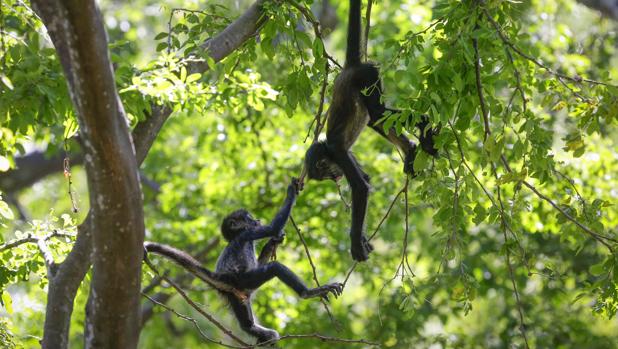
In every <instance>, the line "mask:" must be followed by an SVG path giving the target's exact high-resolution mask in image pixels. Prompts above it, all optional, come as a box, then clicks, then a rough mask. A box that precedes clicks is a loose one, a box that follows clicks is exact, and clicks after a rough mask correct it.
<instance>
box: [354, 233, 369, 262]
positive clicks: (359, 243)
mask: <svg viewBox="0 0 618 349" xmlns="http://www.w3.org/2000/svg"><path fill="white" fill-rule="evenodd" d="M371 251H373V246H372V245H371V244H370V243H369V240H367V237H366V236H365V235H361V237H360V240H355V239H354V238H352V250H351V252H352V259H354V260H355V261H357V262H364V261H366V260H367V259H369V253H371Z"/></svg>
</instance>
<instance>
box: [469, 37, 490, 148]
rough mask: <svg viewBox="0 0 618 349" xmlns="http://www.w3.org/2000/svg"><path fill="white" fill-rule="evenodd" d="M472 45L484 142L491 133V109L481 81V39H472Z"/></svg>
mask: <svg viewBox="0 0 618 349" xmlns="http://www.w3.org/2000/svg"><path fill="white" fill-rule="evenodd" d="M472 45H473V46H474V73H475V75H476V92H477V94H478V97H479V103H480V106H481V113H482V115H481V117H482V118H483V126H484V127H485V134H484V136H483V142H485V141H487V137H488V136H489V135H490V134H491V129H490V128H489V111H488V110H487V102H486V101H485V95H484V94H483V84H482V82H481V56H480V55H479V41H478V39H477V38H473V39H472Z"/></svg>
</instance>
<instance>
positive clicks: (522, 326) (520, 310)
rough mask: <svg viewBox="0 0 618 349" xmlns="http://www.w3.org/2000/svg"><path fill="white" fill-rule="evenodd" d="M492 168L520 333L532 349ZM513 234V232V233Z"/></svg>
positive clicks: (505, 223) (500, 198) (500, 200)
mask: <svg viewBox="0 0 618 349" xmlns="http://www.w3.org/2000/svg"><path fill="white" fill-rule="evenodd" d="M491 167H492V172H493V174H494V178H495V179H496V183H497V184H496V186H497V189H498V203H500V211H501V213H500V225H501V228H502V234H503V236H504V248H505V254H506V256H505V258H506V265H507V266H508V270H509V278H510V279H511V284H512V285H513V293H514V294H515V300H516V302H517V312H518V313H519V324H520V328H519V330H520V332H521V335H522V337H523V338H524V343H525V344H526V348H527V349H530V345H529V344H528V336H527V334H526V323H525V321H524V310H523V305H522V302H521V297H520V295H519V290H518V289H517V283H516V282H515V272H514V271H513V264H512V263H511V250H510V248H509V244H508V241H509V238H508V235H507V226H508V225H507V221H506V217H505V212H504V203H503V202H502V194H501V192H502V189H501V185H500V182H499V178H498V171H497V170H496V165H495V164H494V163H493V162H492V164H491ZM511 233H512V231H511Z"/></svg>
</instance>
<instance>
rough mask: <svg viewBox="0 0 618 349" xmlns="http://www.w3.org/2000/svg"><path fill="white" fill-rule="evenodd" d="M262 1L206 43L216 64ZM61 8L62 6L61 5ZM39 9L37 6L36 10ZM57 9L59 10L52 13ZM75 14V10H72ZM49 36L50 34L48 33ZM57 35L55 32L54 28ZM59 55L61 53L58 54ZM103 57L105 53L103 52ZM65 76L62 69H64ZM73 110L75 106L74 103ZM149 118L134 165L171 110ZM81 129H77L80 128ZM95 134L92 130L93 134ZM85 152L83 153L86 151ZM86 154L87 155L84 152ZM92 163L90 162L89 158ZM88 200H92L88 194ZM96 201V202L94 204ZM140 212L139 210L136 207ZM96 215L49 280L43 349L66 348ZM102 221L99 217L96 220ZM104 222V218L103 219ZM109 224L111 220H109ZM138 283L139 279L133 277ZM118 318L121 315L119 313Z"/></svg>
mask: <svg viewBox="0 0 618 349" xmlns="http://www.w3.org/2000/svg"><path fill="white" fill-rule="evenodd" d="M32 2H33V6H34V8H35V11H37V12H38V13H39V16H41V17H42V18H43V16H42V12H43V11H42V10H50V12H49V13H46V16H47V18H43V21H44V24H45V25H46V26H49V27H54V26H57V25H59V24H62V25H68V26H69V27H70V26H71V22H70V21H69V18H68V14H67V13H66V12H67V10H66V9H63V5H60V3H59V1H58V0H56V1H50V2H49V3H47V2H45V1H43V0H35V1H32ZM264 2H265V1H264V0H258V1H256V3H254V4H253V5H252V6H251V7H250V8H249V9H248V10H247V11H246V12H245V13H244V14H243V15H242V16H241V17H239V18H238V19H237V20H235V21H234V22H233V23H232V24H230V25H229V26H228V27H227V28H226V29H224V30H223V31H222V32H221V34H219V35H217V36H215V37H213V38H212V39H211V40H208V41H207V42H206V43H205V45H204V48H205V49H206V50H208V51H207V52H210V54H211V57H213V59H214V60H215V62H218V61H220V60H222V59H223V58H225V57H227V56H228V55H229V54H230V53H232V52H233V51H234V50H235V49H237V48H238V47H240V46H241V45H242V44H243V43H244V42H246V41H247V40H248V39H250V38H252V37H253V36H254V35H255V33H256V32H257V30H258V29H259V28H260V26H261V25H262V24H263V23H264V22H265V20H266V19H265V18H264V17H263V16H262V9H261V5H262V4H263V3H264ZM63 4H64V2H63ZM37 5H39V6H37ZM57 9H60V10H62V12H61V11H58V12H57V13H55V12H54V11H56V10H57ZM73 11H75V9H73ZM49 27H48V31H50V35H52V33H51V32H52V31H51V30H50V29H49ZM55 30H56V31H58V28H57V27H55ZM60 34H61V33H56V34H55V35H56V37H55V38H54V37H52V40H60V41H62V40H64V39H65V38H62V39H59V37H61V36H60ZM54 45H56V49H57V50H58V55H59V56H60V57H61V61H62V63H63V67H64V64H65V63H64V61H63V60H62V57H63V56H65V59H66V53H65V52H64V51H62V50H66V47H67V45H68V44H66V43H63V42H59V43H58V44H56V42H55V41H54ZM61 51H62V52H61ZM105 55H107V51H106V52H105ZM207 69H208V67H207V65H196V66H194V67H192V68H191V70H192V71H198V72H204V71H206V70H207ZM65 73H66V69H65ZM67 79H68V80H69V88H70V89H72V87H73V85H72V84H71V78H70V75H69V74H68V73H67ZM75 106H76V109H77V108H78V106H79V105H78V104H77V103H75ZM152 111H153V112H152V115H150V116H149V117H148V118H147V119H146V120H144V121H143V122H140V123H139V124H138V125H137V126H136V128H135V129H134V130H133V140H134V142H135V160H136V162H137V164H138V165H139V164H141V163H142V162H143V160H144V159H145V157H146V155H147V153H148V151H149V149H150V147H151V146H152V143H153V142H154V140H155V138H156V136H157V134H158V132H159V130H160V129H161V127H162V126H163V124H164V123H165V121H166V120H167V118H168V117H169V115H170V114H171V110H170V109H169V108H165V107H159V106H156V105H153V106H152ZM80 128H81V125H80ZM95 131H96V130H95ZM86 150H87V149H86ZM86 154H87V152H86ZM90 159H92V158H90ZM91 198H94V197H93V196H92V191H91ZM95 201H96V200H95ZM140 208H141V206H140ZM93 216H95V217H96V214H95V213H94V212H93V211H92V208H91V211H90V212H89V214H88V216H87V218H86V220H85V221H84V222H83V223H82V224H81V225H80V227H79V233H78V237H77V241H76V243H75V245H74V247H73V249H72V250H71V252H70V253H69V255H68V256H67V258H66V259H65V260H64V262H62V263H61V264H60V265H59V267H58V269H57V272H56V274H55V275H54V276H51V275H50V276H49V292H48V299H47V310H46V319H45V327H44V336H43V341H42V346H43V348H50V349H51V348H53V349H65V348H68V342H69V326H70V322H71V314H72V311H73V301H74V299H75V295H76V293H77V290H78V288H79V285H80V284H81V282H82V280H83V279H84V277H85V275H86V273H87V272H88V270H89V268H90V265H91V263H92V246H93V244H92V235H93V233H92V232H94V230H93V229H96V227H95V226H94V225H93V224H91V217H93ZM99 217H102V216H99ZM103 218H105V217H103ZM110 221H112V222H113V220H110ZM140 260H141V246H140ZM137 280H139V276H138V277H137ZM121 314H122V313H121ZM139 324H140V323H139V322H135V325H136V326H139Z"/></svg>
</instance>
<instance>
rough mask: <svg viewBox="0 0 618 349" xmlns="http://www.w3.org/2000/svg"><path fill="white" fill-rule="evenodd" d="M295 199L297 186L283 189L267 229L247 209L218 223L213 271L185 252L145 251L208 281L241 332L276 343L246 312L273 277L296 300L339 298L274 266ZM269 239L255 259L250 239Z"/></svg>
mask: <svg viewBox="0 0 618 349" xmlns="http://www.w3.org/2000/svg"><path fill="white" fill-rule="evenodd" d="M297 194H298V181H297V180H293V181H292V183H291V184H290V185H289V187H288V191H287V198H286V200H285V202H284V204H283V207H282V208H281V209H280V210H279V212H278V213H277V215H276V216H275V218H274V219H273V220H272V222H271V223H270V224H268V225H261V224H260V221H259V220H257V219H254V218H253V217H252V216H251V214H249V212H247V211H246V210H237V211H234V212H232V213H231V214H229V215H228V216H227V217H225V219H223V223H222V224H221V233H222V234H223V237H224V238H225V240H227V242H228V245H227V246H226V247H225V249H224V250H223V252H222V253H221V255H220V256H219V259H218V261H217V267H216V269H215V272H212V271H210V270H208V269H206V268H204V267H203V266H202V265H201V264H200V263H199V262H198V261H197V260H195V259H194V258H192V257H191V256H189V255H188V254H187V253H185V252H183V251H180V250H178V249H175V248H173V247H170V246H166V245H161V244H157V243H152V242H147V243H145V248H146V251H147V252H154V253H157V254H160V255H163V256H165V257H167V258H169V259H171V260H173V261H175V262H176V263H178V264H179V265H181V266H183V267H184V268H185V269H187V270H188V271H190V272H191V273H193V274H194V275H196V276H197V277H199V278H200V279H202V280H203V281H205V282H207V283H208V284H210V285H211V286H213V287H214V288H215V289H217V290H218V291H219V292H220V293H221V294H222V295H223V296H224V297H225V298H226V300H227V301H228V302H229V304H230V307H231V308H232V311H233V312H234V315H235V316H236V319H237V320H238V323H239V324H240V327H241V328H242V329H243V330H244V331H245V332H247V333H249V334H251V335H252V336H254V337H256V338H257V340H258V343H262V342H266V341H271V340H277V339H278V338H279V334H278V333H277V332H276V331H274V330H271V329H268V328H265V327H262V326H260V325H259V324H257V323H256V320H255V317H254V316H253V311H252V309H251V294H252V293H253V292H254V291H255V290H257V289H258V288H260V286H262V285H263V284H264V283H266V282H267V281H269V280H271V279H272V278H275V277H276V278H278V279H279V280H281V281H283V283H285V284H286V285H287V286H289V287H290V288H292V289H293V290H294V291H296V293H297V294H298V295H299V296H300V297H301V298H312V297H322V298H325V299H328V298H327V295H328V294H329V293H332V294H333V295H334V296H335V297H337V296H339V295H341V292H342V291H343V285H342V284H340V283H332V284H327V285H324V286H321V287H317V288H307V286H305V284H304V283H303V281H302V280H300V279H299V278H298V276H296V274H294V272H292V271H291V270H290V269H288V268H287V267H286V266H285V265H283V264H281V263H279V262H276V261H273V262H270V259H271V257H273V255H274V253H275V251H276V249H277V246H278V245H279V244H281V243H282V242H283V238H284V233H283V227H284V226H285V223H286V222H287V220H288V218H289V216H290V212H291V210H292V206H293V205H294V202H295V201H296V196H297ZM263 238H270V240H269V241H268V242H267V243H266V244H265V245H264V247H263V248H262V251H261V252H260V256H259V257H258V258H256V257H255V244H254V242H255V240H258V239H263Z"/></svg>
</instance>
